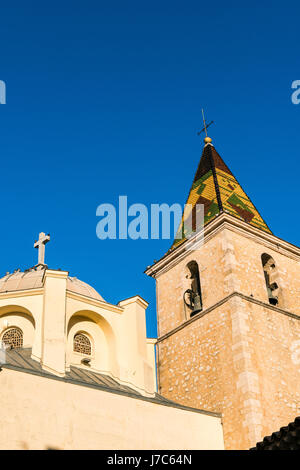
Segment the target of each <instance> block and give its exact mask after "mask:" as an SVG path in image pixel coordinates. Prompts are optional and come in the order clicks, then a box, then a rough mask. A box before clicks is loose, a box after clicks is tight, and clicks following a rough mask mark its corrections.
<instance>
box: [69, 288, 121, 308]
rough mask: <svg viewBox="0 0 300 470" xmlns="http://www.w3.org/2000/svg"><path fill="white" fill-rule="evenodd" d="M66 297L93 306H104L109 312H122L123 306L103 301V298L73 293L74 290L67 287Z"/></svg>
mask: <svg viewBox="0 0 300 470" xmlns="http://www.w3.org/2000/svg"><path fill="white" fill-rule="evenodd" d="M67 298H70V299H73V300H78V301H79V302H83V303H85V304H89V305H93V306H94V307H100V308H104V309H105V310H109V311H111V312H115V313H123V312H124V308H122V307H119V306H118V305H114V304H109V303H108V302H105V301H104V300H97V299H92V298H91V297H87V296H85V295H82V294H75V292H71V291H69V290H68V289H67Z"/></svg>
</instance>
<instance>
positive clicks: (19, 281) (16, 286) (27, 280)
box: [0, 267, 104, 301]
mask: <svg viewBox="0 0 300 470" xmlns="http://www.w3.org/2000/svg"><path fill="white" fill-rule="evenodd" d="M45 270H46V268H45V267H42V268H41V267H38V268H31V269H28V270H27V271H24V272H22V271H20V270H17V271H15V272H13V273H7V274H6V275H5V276H4V277H2V278H0V292H13V291H19V290H27V289H37V288H39V287H43V278H44V273H45ZM67 290H68V291H70V292H74V293H75V294H80V295H85V296H86V297H90V298H92V299H96V300H102V301H103V300H104V299H103V297H101V295H100V294H99V293H98V292H97V291H96V290H95V289H94V288H93V287H92V286H90V285H89V284H87V283H86V282H83V281H80V279H77V278H76V277H70V276H68V278H67Z"/></svg>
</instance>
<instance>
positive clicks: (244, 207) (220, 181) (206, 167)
mask: <svg viewBox="0 0 300 470" xmlns="http://www.w3.org/2000/svg"><path fill="white" fill-rule="evenodd" d="M204 141H205V146H204V149H203V153H202V157H201V160H200V162H199V165H198V168H197V171H196V174H195V178H194V181H193V184H192V187H191V190H190V193H189V196H188V199H187V202H186V204H187V205H188V207H191V208H192V210H191V211H190V215H188V217H187V219H188V221H189V219H190V217H192V224H189V223H186V224H185V225H186V226H190V225H192V228H193V230H195V227H194V223H195V222H194V219H195V220H196V217H195V214H196V205H197V204H203V205H204V225H207V224H208V223H209V222H211V221H212V220H213V219H214V218H215V217H216V216H217V215H218V214H220V213H221V212H227V213H229V214H231V215H233V216H234V217H237V218H239V219H242V220H244V221H245V222H248V223H249V224H251V225H253V226H254V227H256V228H259V229H261V230H264V231H265V232H268V233H272V232H271V230H270V229H269V227H268V226H267V224H266V223H265V221H264V220H263V219H262V217H261V216H260V214H259V212H258V211H257V209H256V208H255V206H254V204H253V203H252V202H251V200H250V198H249V197H248V196H247V194H246V193H245V192H244V191H243V189H242V187H241V185H240V184H239V183H238V181H237V180H236V178H235V177H234V176H233V174H232V173H231V171H230V170H229V168H228V166H227V165H226V164H225V163H224V161H223V160H222V158H221V157H220V155H219V154H218V152H217V151H216V150H215V148H214V146H213V145H212V143H211V139H210V138H209V137H206V138H205V140H204ZM181 232H182V222H181V224H180V227H179V229H178V232H177V236H176V238H175V241H174V244H173V248H175V247H176V246H177V245H179V244H181V243H182V242H183V241H184V240H185V238H183V239H180V237H178V234H179V233H181Z"/></svg>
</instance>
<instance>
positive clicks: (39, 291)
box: [0, 287, 44, 300]
mask: <svg viewBox="0 0 300 470" xmlns="http://www.w3.org/2000/svg"><path fill="white" fill-rule="evenodd" d="M43 294H44V288H43V287H39V288H32V289H26V290H13V291H7V292H0V300H1V299H13V298H18V297H28V296H32V295H43Z"/></svg>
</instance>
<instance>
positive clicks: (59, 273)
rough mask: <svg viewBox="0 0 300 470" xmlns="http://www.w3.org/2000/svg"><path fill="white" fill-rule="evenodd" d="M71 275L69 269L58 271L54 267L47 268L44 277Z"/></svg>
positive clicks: (64, 277) (65, 276)
mask: <svg viewBox="0 0 300 470" xmlns="http://www.w3.org/2000/svg"><path fill="white" fill-rule="evenodd" d="M68 275H69V272H68V271H58V270H54V269H46V270H45V274H44V277H54V278H58V279H67V277H68Z"/></svg>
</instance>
